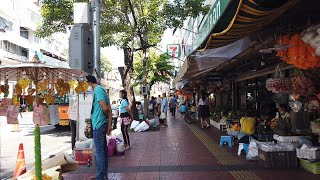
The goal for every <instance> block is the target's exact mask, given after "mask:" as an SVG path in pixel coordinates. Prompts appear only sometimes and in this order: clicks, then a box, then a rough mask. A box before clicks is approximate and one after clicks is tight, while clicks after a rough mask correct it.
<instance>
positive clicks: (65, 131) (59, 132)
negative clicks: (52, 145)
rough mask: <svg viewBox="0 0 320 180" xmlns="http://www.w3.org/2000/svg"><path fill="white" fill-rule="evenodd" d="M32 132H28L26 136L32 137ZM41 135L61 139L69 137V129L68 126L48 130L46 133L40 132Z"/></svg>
mask: <svg viewBox="0 0 320 180" xmlns="http://www.w3.org/2000/svg"><path fill="white" fill-rule="evenodd" d="M33 135H34V134H33V130H32V131H28V134H27V135H26V136H33ZM41 135H49V136H55V137H63V136H71V129H70V127H69V126H60V127H56V128H53V129H50V130H48V131H44V132H41Z"/></svg>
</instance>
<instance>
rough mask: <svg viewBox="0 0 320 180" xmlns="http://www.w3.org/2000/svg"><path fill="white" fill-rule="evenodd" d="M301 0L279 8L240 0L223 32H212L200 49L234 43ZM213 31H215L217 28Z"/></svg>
mask: <svg viewBox="0 0 320 180" xmlns="http://www.w3.org/2000/svg"><path fill="white" fill-rule="evenodd" d="M298 1H299V0H288V1H287V2H286V3H285V4H283V5H282V6H280V7H278V8H265V7H262V6H261V5H259V4H257V3H256V2H255V1H254V0H240V1H239V2H238V3H239V4H238V7H237V10H236V12H235V15H234V16H233V18H232V20H231V21H230V23H229V25H228V26H227V27H226V28H225V29H224V30H222V31H221V32H216V33H212V34H211V35H210V36H209V38H208V40H207V42H206V43H204V44H203V45H202V46H200V48H199V49H198V51H205V50H206V49H212V48H217V47H222V46H225V45H228V44H230V43H233V42H235V41H237V40H239V39H241V38H243V37H244V36H247V35H249V34H250V33H252V32H255V31H257V30H259V29H261V28H263V27H264V26H266V25H268V24H270V23H271V22H272V21H274V20H275V19H277V18H278V17H280V16H281V15H282V14H283V13H284V12H285V11H286V10H288V9H289V8H290V7H292V6H293V5H295V4H296V3H297V2H298ZM212 32H215V28H214V29H213V31H212Z"/></svg>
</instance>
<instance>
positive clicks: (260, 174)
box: [63, 115, 320, 180]
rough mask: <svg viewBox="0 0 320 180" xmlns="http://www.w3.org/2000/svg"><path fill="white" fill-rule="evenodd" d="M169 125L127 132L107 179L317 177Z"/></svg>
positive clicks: (84, 174)
mask: <svg viewBox="0 0 320 180" xmlns="http://www.w3.org/2000/svg"><path fill="white" fill-rule="evenodd" d="M168 117H169V121H168V124H169V126H168V127H167V128H161V129H160V130H159V131H152V132H141V133H134V132H133V133H131V134H130V140H131V145H132V147H133V148H132V149H131V150H128V151H126V154H125V155H123V156H114V157H111V158H110V159H109V164H110V168H109V179H117V180H121V179H125V180H130V179H137V180H143V179H146V180H152V179H174V180H176V179H187V180H188V179H190V180H191V179H192V180H193V179H201V180H205V179H210V180H211V179H282V178H284V179H289V178H290V179H304V178H307V179H308V180H309V179H320V178H319V176H316V175H312V174H311V173H309V172H307V171H304V170H302V169H294V170H266V169H263V168H261V167H259V166H258V164H257V162H251V161H246V160H245V157H244V156H240V157H238V156H237V155H236V153H237V150H236V147H234V148H228V147H226V146H224V147H220V146H219V145H218V142H219V138H220V131H219V130H217V129H215V128H209V129H206V130H202V129H200V128H199V126H198V125H197V124H191V125H187V124H186V123H185V122H184V121H183V120H181V118H176V119H172V118H170V117H171V116H170V115H168ZM95 171H96V169H95V168H92V167H85V166H82V167H80V168H79V169H78V170H77V171H74V172H69V173H64V174H63V176H64V179H65V180H73V179H77V180H85V179H91V177H94V176H95Z"/></svg>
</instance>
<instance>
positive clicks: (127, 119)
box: [119, 90, 133, 150]
mask: <svg viewBox="0 0 320 180" xmlns="http://www.w3.org/2000/svg"><path fill="white" fill-rule="evenodd" d="M119 95H120V98H121V99H122V100H121V104H120V108H119V110H120V124H121V132H122V136H123V140H124V144H125V146H126V149H127V150H128V149H131V146H130V138H129V133H128V129H129V128H130V127H129V125H130V123H131V119H132V117H133V116H132V113H131V110H130V106H129V100H128V97H127V91H125V90H121V91H120V93H119Z"/></svg>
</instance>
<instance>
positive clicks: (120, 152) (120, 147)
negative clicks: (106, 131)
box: [116, 138, 126, 155]
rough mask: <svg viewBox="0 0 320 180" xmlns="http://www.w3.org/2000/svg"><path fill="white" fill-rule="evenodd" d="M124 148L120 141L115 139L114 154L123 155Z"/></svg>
mask: <svg viewBox="0 0 320 180" xmlns="http://www.w3.org/2000/svg"><path fill="white" fill-rule="evenodd" d="M125 150H126V147H125V145H124V142H123V141H122V140H121V139H118V138H117V139H116V154H117V155H123V154H124V153H125Z"/></svg>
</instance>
